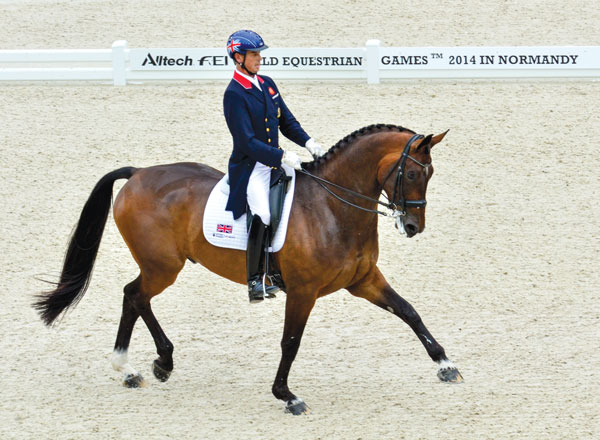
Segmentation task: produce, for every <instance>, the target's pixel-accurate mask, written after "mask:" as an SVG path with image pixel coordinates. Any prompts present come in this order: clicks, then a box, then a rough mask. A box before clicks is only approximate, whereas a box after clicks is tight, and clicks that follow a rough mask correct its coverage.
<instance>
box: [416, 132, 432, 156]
mask: <svg viewBox="0 0 600 440" xmlns="http://www.w3.org/2000/svg"><path fill="white" fill-rule="evenodd" d="M432 137H433V135H432V134H428V135H427V136H425V138H424V139H423V140H422V141H421V143H420V144H419V146H418V147H417V151H418V150H420V149H421V148H423V147H425V153H427V154H429V148H430V146H429V144H430V143H431V138H432Z"/></svg>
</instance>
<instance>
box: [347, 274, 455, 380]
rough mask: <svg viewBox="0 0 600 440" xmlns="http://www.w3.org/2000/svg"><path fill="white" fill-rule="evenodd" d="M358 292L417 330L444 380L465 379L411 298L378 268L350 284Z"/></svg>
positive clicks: (357, 294) (355, 293) (440, 376)
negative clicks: (397, 288)
mask: <svg viewBox="0 0 600 440" xmlns="http://www.w3.org/2000/svg"><path fill="white" fill-rule="evenodd" d="M348 290H349V291H350V293H352V294H353V295H355V296H359V297H361V298H365V299H368V300H369V301H371V302H372V303H373V304H375V305H376V306H379V307H381V308H382V309H384V310H387V311H388V312H391V313H393V314H394V315H396V316H398V317H399V318H401V319H402V320H403V321H404V322H406V323H407V324H408V325H409V326H410V328H411V329H412V330H413V331H414V332H415V334H416V335H417V337H418V338H419V340H420V341H421V343H422V344H423V346H424V347H425V349H426V350H427V354H428V355H429V357H431V359H432V360H433V361H434V362H437V364H438V367H439V369H438V377H439V379H440V380H441V381H442V382H454V383H458V382H462V381H463V377H462V375H461V374H460V373H459V372H458V369H457V368H456V367H455V366H454V363H453V362H451V361H450V360H449V359H448V358H447V357H446V353H445V351H444V349H443V348H442V346H441V345H440V344H439V343H438V342H437V341H436V340H435V338H434V337H433V336H432V335H431V333H430V332H429V330H427V327H425V324H423V321H422V320H421V317H420V316H419V314H418V313H417V311H416V310H415V309H414V308H413V306H411V305H410V303H409V302H408V301H406V300H405V299H404V298H402V297H401V296H400V295H398V294H397V293H396V292H395V291H394V289H392V288H391V287H390V285H389V284H388V283H387V281H386V280H385V278H384V277H383V275H382V274H381V272H379V269H377V268H374V269H373V270H372V271H371V273H370V274H369V275H368V276H367V277H366V278H365V279H364V280H363V281H362V282H360V283H358V284H356V285H354V286H352V287H349V288H348Z"/></svg>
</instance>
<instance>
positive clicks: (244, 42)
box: [227, 30, 269, 59]
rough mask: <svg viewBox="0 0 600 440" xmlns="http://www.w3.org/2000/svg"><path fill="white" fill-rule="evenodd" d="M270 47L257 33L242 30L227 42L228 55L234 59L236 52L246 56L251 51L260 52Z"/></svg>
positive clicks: (231, 36)
mask: <svg viewBox="0 0 600 440" xmlns="http://www.w3.org/2000/svg"><path fill="white" fill-rule="evenodd" d="M268 47H269V46H267V45H266V44H265V42H264V41H263V39H262V38H261V36H260V35H258V34H257V33H256V32H254V31H249V30H241V31H237V32H234V33H233V34H231V35H230V36H229V39H228V40H227V55H229V57H230V58H231V59H233V54H234V53H236V52H237V53H239V54H242V55H244V54H245V53H246V52H247V51H249V50H250V51H255V52H260V51H261V50H265V49H267V48H268Z"/></svg>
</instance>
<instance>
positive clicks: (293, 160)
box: [281, 151, 302, 170]
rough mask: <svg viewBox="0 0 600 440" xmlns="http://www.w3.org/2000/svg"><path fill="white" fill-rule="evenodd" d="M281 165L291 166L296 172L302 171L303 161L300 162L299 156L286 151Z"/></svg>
mask: <svg viewBox="0 0 600 440" xmlns="http://www.w3.org/2000/svg"><path fill="white" fill-rule="evenodd" d="M281 163H284V164H286V165H289V166H291V167H292V168H294V169H296V170H301V169H302V165H301V164H302V161H301V160H300V158H299V157H298V155H297V154H296V153H294V152H293V151H284V152H283V157H282V158H281Z"/></svg>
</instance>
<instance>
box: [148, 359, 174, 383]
mask: <svg viewBox="0 0 600 440" xmlns="http://www.w3.org/2000/svg"><path fill="white" fill-rule="evenodd" d="M152 372H153V373H154V377H156V378H157V379H158V380H160V381H161V382H166V381H167V380H169V377H171V372H170V371H167V370H165V369H164V368H163V367H161V366H160V365H158V362H156V361H154V362H153V363H152Z"/></svg>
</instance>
